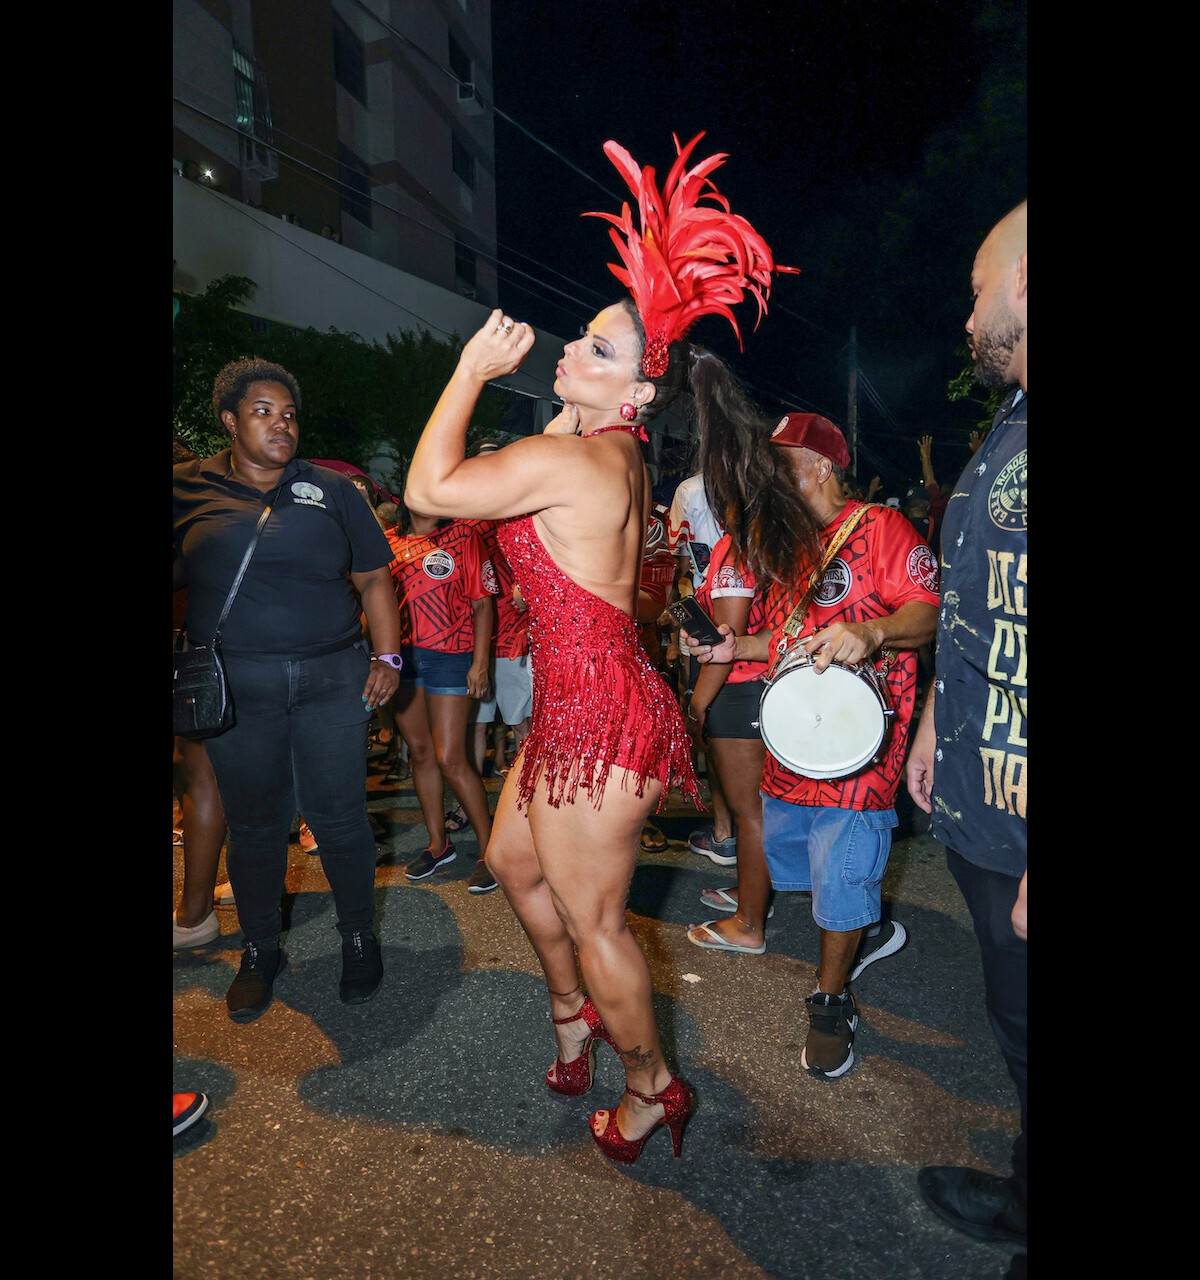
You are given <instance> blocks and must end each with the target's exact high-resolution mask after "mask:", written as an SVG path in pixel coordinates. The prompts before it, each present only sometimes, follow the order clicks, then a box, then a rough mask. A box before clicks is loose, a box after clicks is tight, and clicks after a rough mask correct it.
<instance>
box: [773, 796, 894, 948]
mask: <svg viewBox="0 0 1200 1280" xmlns="http://www.w3.org/2000/svg"><path fill="white" fill-rule="evenodd" d="M762 802H763V849H764V851H765V852H766V855H767V866H768V868H769V869H770V872H771V885H772V887H773V888H775V889H801V890H809V891H811V893H812V896H813V902H812V914H813V919H814V920H815V921H816V922H817V924H818V925H820V927H821V928H822V929H829V930H831V931H832V932H834V933H847V932H849V931H850V930H851V929H863V928H866V926H867V925H869V924H874V923H875V922H876V921H877V920H878V919H879V917H880V916H881V915H882V912H883V905H882V898H883V894H882V890H881V886H882V884H883V873H884V872H885V871H886V870H887V864H888V854H889V853H891V851H892V828H893V827H896V826H898V825H899V822H900V820H899V818H897V816H896V810H895V809H831V808H826V807H824V806H822V805H808V804H788V802H787V801H786V800H777V799H775V797H774V796H768V795H764V796H763V798H762Z"/></svg>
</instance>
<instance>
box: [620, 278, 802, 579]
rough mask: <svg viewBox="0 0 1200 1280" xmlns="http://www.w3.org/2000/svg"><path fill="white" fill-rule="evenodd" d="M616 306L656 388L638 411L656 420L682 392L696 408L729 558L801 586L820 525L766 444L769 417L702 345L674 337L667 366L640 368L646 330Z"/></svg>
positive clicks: (711, 497)
mask: <svg viewBox="0 0 1200 1280" xmlns="http://www.w3.org/2000/svg"><path fill="white" fill-rule="evenodd" d="M621 305H622V306H624V308H625V310H626V311H627V312H628V313H629V315H630V316H631V317H632V319H633V324H634V328H635V330H636V331H637V336H638V343H639V346H638V353H637V354H638V379H639V381H642V382H651V383H653V384H654V387H655V395H654V399H653V400H651V401H650V403H649V404H648V405H646V406H644V408H643V409H642V412H641V414H640V415H639V416H640V417H641V418H642V419H643V420H645V421H650V420H651V419H653V418H657V417H658V416H659V415H660V414H661V413H663V412H664V411H665V410H666V409H667V408H668V407H669V406H670V405H672V404H673V403H674V402H675V401H676V400H677V399H678V398H679V396H680V395H682V394H683V393H684V392H685V391H688V392H690V393H691V395H692V399H693V401H694V405H695V426H696V433H697V461H698V465H699V469H700V471H701V473H702V474H703V476H704V496H705V498H706V499H707V500H708V505H709V507H710V508H711V509H712V513H713V515H714V516H715V517H716V518H717V521H718V522H719V523H720V524H721V526H722V527H723V528H724V530H725V532H726V533H727V534H729V540H730V542H731V543H732V548H733V556H734V559H735V560H736V561H737V563H739V564H741V565H744V566H745V567H746V568H748V569H749V570H750V571H751V573H753V574H754V577H755V580H756V581H757V582H758V583H759V584H760V587H765V586H766V584H767V583H768V582H778V583H779V584H781V585H782V586H784V587H796V586H799V585H800V581H799V580H800V577H801V576H802V574H803V573H804V572H805V571H806V568H807V566H809V565H811V564H812V563H813V562H814V561H817V560H819V559H820V556H821V522H820V521H819V520H818V519H817V517H816V516H815V515H813V512H812V509H811V508H810V507H809V505H808V503H807V502H806V501H805V500H804V499H803V498H802V497H801V496H800V494H799V492H798V491H797V490H796V486H795V483H794V482H793V480H792V473H791V471H790V469H789V467H788V465H787V462H786V460H785V459H784V458H783V457H782V456H781V451H780V450H779V449H778V448H777V447H776V446H775V445H773V444H772V443H771V432H772V430H773V429H774V426H775V419H768V418H766V417H765V416H764V415H763V414H762V413H761V412H760V411H759V410H758V409H757V408H756V407H755V406H754V404H753V403H751V401H750V399H749V398H748V397H747V395H746V393H745V391H744V389H743V388H742V385H741V383H740V382H739V381H738V379H737V377H736V376H735V374H734V372H733V370H732V369H730V368H729V366H728V365H727V364H726V363H725V362H724V361H723V360H722V359H721V358H720V356H717V355H714V354H713V353H712V352H711V351H708V350H706V349H705V348H704V347H697V346H693V345H692V344H691V343H690V342H686V341H682V340H681V341H678V342H673V343H672V344H671V347H670V351H669V353H668V360H667V368H666V371H665V372H664V373H663V374H662V375H661V376H660V377H658V378H647V377H645V376H644V375H643V374H642V373H641V363H640V362H641V348H642V347H643V346H644V345H645V341H646V331H645V329H644V327H643V325H642V321H641V317H640V316H639V315H638V313H637V308H636V307H635V306H634V305H633V300H632V298H624V299H622V300H621Z"/></svg>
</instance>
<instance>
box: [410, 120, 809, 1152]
mask: <svg viewBox="0 0 1200 1280" xmlns="http://www.w3.org/2000/svg"><path fill="white" fill-rule="evenodd" d="M702 136H703V135H702V134H700V135H698V136H697V137H696V138H694V139H693V140H692V141H691V142H690V143H689V144H688V145H687V147H680V145H679V141H678V139H675V148H676V152H677V156H678V158H677V159H676V161H675V163H674V165H673V167H672V169H671V172H670V175H669V176H668V179H667V182H666V183H665V184H664V187H663V189H662V191H661V193H660V192H659V190H658V188H657V186H656V184H655V180H654V171H653V170H652V169H649V168H647V169H644V170H639V169H638V167H637V166H636V165H635V164H634V162H633V160H632V158H631V157H630V156H629V154H628V152H626V151H625V150H624V148H622V147H620V146H618V144H617V143H615V142H609V143H607V144H606V146H605V152H606V154H607V155H608V156H609V158H610V159H611V160H612V161H613V163H614V164H615V165H616V166H617V168H618V169H619V170H620V171H621V173H622V175H623V176H624V177H625V179H626V181H627V182H628V184H629V186H630V189H631V190H632V191H633V193H634V194H635V195H636V196H637V197H638V204H639V211H640V214H641V224H642V232H641V233H639V232H638V231H637V230H636V229H635V228H634V226H633V221H632V215H631V213H630V209H629V206H628V205H625V207H624V208H623V209H622V212H621V216H620V217H616V216H614V215H610V214H596V215H589V216H597V217H601V218H605V219H607V220H608V221H609V222H611V223H612V224H613V227H614V230H613V231H612V232H611V233H610V234H611V237H612V240H613V243H614V244H615V245H616V247H617V250H618V253H619V254H620V256H621V258H622V262H623V264H624V265H623V266H616V265H612V267H611V269H612V271H613V273H614V275H616V276H617V278H618V279H619V280H620V281H621V282H622V283H623V284H624V285H625V286H626V287H627V288H628V289H629V291H630V294H631V297H630V298H624V299H622V300H621V301H620V302H617V303H615V304H613V305H612V306H609V307H605V308H604V310H603V311H601V312H600V313H599V314H598V315H596V316H595V317H593V319H592V320H591V321H590V322H589V323H588V324H587V325H586V326H585V328H584V329H583V332H582V335H581V336H580V337H579V338H578V339H576V340H575V341H574V342H570V343H567V345H566V347H565V349H564V352H563V357H562V360H561V361H560V362H559V364H558V366H557V368H556V370H555V381H554V394H555V396H556V397H559V398H561V399H562V401H563V402H564V404H563V410H562V412H561V413H560V414H559V415H558V416H557V417H556V418H555V419H554V420H553V421H552V422H550V423H549V425H548V426H547V427H546V429H545V432H544V433H543V434H542V435H541V436H534V437H530V438H528V439H524V440H517V441H515V442H513V443H512V444H510V445H509V446H508V447H507V448H505V449H501V450H499V451H497V452H495V453H491V454H487V455H483V456H477V457H473V458H467V457H465V456H464V450H465V440H466V432H467V427H468V425H469V423H470V421H471V414H472V411H473V409H474V407H475V403H476V401H477V399H478V397H479V395H480V392H481V391H482V390H483V388H484V386H485V385H486V384H487V383H488V382H489V381H490V380H492V379H494V378H499V377H503V376H505V375H507V374H510V373H512V372H513V371H514V370H515V369H517V368H518V367H519V366H520V364H521V362H522V361H523V360H524V358H525V356H526V355H527V354H528V352H529V350H530V349H531V347H532V346H533V342H534V333H533V330H532V329H531V328H530V327H529V326H528V325H526V324H524V323H520V322H517V321H515V320H513V319H512V318H511V317H509V316H507V315H506V314H505V313H504V312H503V311H502V310H496V311H494V312H493V313H492V314H491V316H490V317H489V318H488V320H487V322H486V323H485V324H484V325H483V327H482V328H481V329H480V330H479V332H478V333H476V334H475V335H474V336H473V337H472V338H471V339H470V341H469V342H468V343H467V344H466V346H465V347H464V348H463V351H462V355H461V357H460V359H459V363H458V367H457V369H456V370H455V372H454V374H453V376H452V377H451V379H450V382H449V383H448V385H447V386H446V389H445V390H444V391H443V393H442V396H441V399H440V400H439V401H438V404H437V406H436V408H435V409H434V411H433V414H432V416H431V417H430V419H429V422H428V424H427V425H426V427H425V431H424V434H423V435H422V436H421V440H420V443H419V444H418V446H417V449H416V452H415V453H414V455H413V460H412V465H411V467H410V469H409V474H408V486H407V489H406V492H405V502H406V503H408V504H409V505H411V506H413V507H415V508H417V509H419V510H421V511H425V512H428V513H430V514H434V515H454V516H463V517H471V518H476V519H493V520H500V521H503V522H504V523H503V524H502V525H501V527H500V530H499V538H500V541H501V546H502V547H503V549H504V551H505V553H506V555H507V556H508V559H509V561H510V562H511V564H512V566H513V569H514V572H515V576H516V579H517V581H518V582H519V583H520V586H521V590H522V592H523V593H524V595H525V598H526V600H527V601H528V604H529V615H530V619H531V623H530V652H531V667H532V671H533V727H532V729H531V731H530V733H529V736H528V737H527V738H526V740H525V743H524V745H523V747H522V750H521V753H520V756H519V757H518V759H517V761H516V763H515V765H514V767H513V769H512V770H511V771H510V772H509V775H508V777H507V779H506V781H505V784H504V789H503V791H502V793H501V796H500V801H499V804H498V806H497V809H496V814H495V818H494V821H493V826H492V838H491V840H490V842H489V844H488V848H487V854H486V858H487V864H488V867H489V868H490V870H491V872H492V874H493V875H494V876H495V877H496V879H497V881H498V882H499V884H500V887H501V888H502V889H503V890H504V893H505V895H506V896H507V898H508V900H509V902H510V904H511V905H512V908H513V910H514V911H515V912H516V915H517V918H518V919H519V921H520V923H521V925H522V927H523V928H524V930H525V933H526V934H527V935H528V937H529V940H530V943H531V944H532V946H533V949H534V951H535V952H536V953H537V957H538V960H539V961H540V963H541V966H542V969H543V972H544V973H545V977H546V984H547V987H548V989H549V993H550V1012H551V1018H552V1021H553V1022H554V1025H555V1028H556V1035H557V1040H558V1056H557V1058H556V1059H555V1062H554V1064H553V1065H552V1066H551V1067H550V1069H549V1071H548V1072H547V1074H546V1084H547V1085H548V1086H549V1088H550V1089H552V1090H554V1091H555V1092H557V1093H561V1094H567V1095H569V1096H577V1095H579V1094H583V1093H585V1092H587V1090H588V1089H589V1088H590V1087H591V1083H592V1070H593V1064H594V1049H595V1040H596V1038H597V1037H599V1038H600V1039H602V1040H604V1041H606V1042H607V1043H608V1044H609V1045H611V1046H612V1048H613V1049H614V1050H615V1051H616V1053H617V1054H618V1055H619V1056H620V1058H621V1062H622V1064H623V1065H624V1067H625V1075H626V1091H625V1093H624V1095H623V1096H622V1098H621V1102H620V1105H619V1106H618V1107H616V1108H613V1109H611V1110H606V1111H598V1112H596V1113H595V1114H594V1115H593V1116H592V1119H591V1131H592V1136H593V1137H594V1138H595V1140H596V1142H597V1144H598V1145H599V1146H600V1148H601V1150H602V1151H603V1152H604V1153H605V1155H607V1156H608V1157H609V1158H610V1159H612V1160H616V1161H618V1162H621V1163H626V1164H632V1163H633V1161H634V1160H636V1159H637V1157H638V1155H639V1154H640V1152H641V1148H642V1144H643V1143H644V1142H645V1140H646V1138H647V1137H648V1136H649V1135H650V1133H652V1132H653V1131H654V1130H655V1129H656V1128H658V1127H659V1126H660V1125H664V1124H665V1125H666V1126H668V1128H669V1129H670V1132H671V1138H672V1142H673V1147H674V1152H675V1154H676V1155H678V1154H679V1151H680V1143H681V1141H682V1134H683V1127H684V1124H685V1123H686V1121H687V1118H688V1116H689V1115H690V1113H691V1110H692V1107H693V1103H694V1097H693V1094H692V1091H691V1089H690V1088H689V1087H688V1086H687V1085H686V1084H685V1083H684V1082H683V1081H682V1080H680V1079H679V1078H678V1077H676V1076H674V1075H673V1074H672V1073H671V1071H670V1069H669V1068H668V1067H667V1065H666V1063H665V1062H664V1060H663V1051H662V1043H661V1040H660V1037H659V1032H658V1027H657V1025H656V1023H655V1018H654V1009H653V1003H652V997H653V987H652V983H651V977H650V970H649V966H648V965H647V963H646V958H645V956H644V955H643V954H642V950H641V948H640V946H639V945H638V942H637V939H636V938H635V937H634V935H633V933H632V931H631V930H630V928H629V925H628V923H627V921H626V915H625V901H626V896H627V893H628V890H629V885H630V882H631V880H632V877H633V871H634V866H635V864H636V862H637V857H638V853H639V848H640V840H641V834H642V829H643V826H644V824H645V822H646V820H647V818H648V817H649V815H650V813H651V812H652V811H656V810H658V809H661V808H662V806H663V804H664V803H665V801H666V797H667V793H668V791H669V789H670V788H671V787H678V788H679V789H680V790H681V791H682V792H683V793H684V794H685V795H686V796H688V797H691V798H692V799H693V800H694V801H695V802H696V804H697V807H701V806H700V798H699V787H698V784H697V781H696V776H695V773H694V771H693V769H692V763H691V742H690V739H689V737H688V734H687V732H686V730H685V728H684V724H683V719H682V716H681V714H680V710H679V704H678V700H677V699H676V697H675V695H674V693H673V691H672V690H671V689H670V687H669V686H668V685H667V683H666V681H665V680H664V679H663V678H662V676H661V675H659V673H658V672H657V671H655V669H654V668H653V667H652V666H651V664H650V662H649V660H648V659H647V657H646V654H645V652H644V650H643V649H642V647H641V644H640V643H639V640H638V626H637V623H636V621H635V601H636V597H637V591H638V581H639V577H640V573H641V567H642V550H643V547H642V543H643V540H644V538H645V532H646V526H647V520H648V518H649V515H650V508H651V493H650V477H649V474H648V472H647V469H646V466H645V463H644V461H643V459H642V451H641V447H640V444H639V440H640V441H645V440H646V438H647V437H646V433H645V429H644V425H643V424H644V423H645V422H646V421H647V420H648V419H650V418H652V417H654V416H656V415H657V414H659V413H661V412H662V411H663V410H664V409H666V407H667V406H668V405H669V404H670V403H671V402H672V401H673V400H674V399H675V398H676V397H677V396H678V395H679V394H680V393H681V392H683V391H688V390H690V391H691V392H692V393H693V394H694V395H695V396H696V399H697V410H698V412H699V413H700V414H701V415H704V414H714V413H715V414H716V415H717V417H718V418H719V417H720V415H721V413H722V412H724V411H725V410H726V409H727V408H728V406H730V405H733V406H735V407H736V406H742V407H744V401H742V400H741V398H740V396H739V395H738V393H737V391H736V384H735V383H734V380H733V375H732V374H731V373H730V371H729V370H728V369H727V367H726V366H725V365H724V364H723V363H722V362H721V361H720V360H719V359H718V358H717V357H716V356H714V355H712V354H711V353H709V352H705V351H702V350H700V349H698V348H693V347H691V346H690V345H689V344H688V343H686V342H684V341H683V334H684V332H685V331H686V330H687V328H688V327H690V325H691V324H692V323H693V322H694V321H695V320H696V319H698V318H699V317H700V316H701V315H705V314H711V313H717V314H721V315H724V316H725V317H726V318H727V319H728V320H729V322H730V323H731V324H732V325H733V327H734V330H735V332H736V331H737V323H736V321H735V320H734V319H733V315H732V312H731V311H730V309H729V308H730V304H731V303H735V302H737V301H740V299H741V298H742V296H743V294H744V293H745V292H747V291H749V292H752V293H753V294H754V295H755V296H756V298H757V300H758V304H759V312H760V314H761V313H762V311H763V309H764V297H765V295H766V293H767V292H768V290H769V288H770V277H771V273H772V272H773V271H779V270H788V269H789V268H780V267H776V266H775V265H774V262H773V260H772V258H771V254H770V250H769V249H768V248H767V246H766V244H765V243H764V242H763V241H762V239H761V237H759V236H758V235H757V233H756V232H754V230H753V228H752V227H750V225H749V223H747V222H745V220H744V219H741V218H738V217H736V216H735V215H731V214H730V213H729V212H728V206H727V204H726V202H725V200H724V198H723V197H722V196H720V194H719V193H718V192H717V191H716V188H715V187H713V185H712V183H711V182H710V181H709V180H708V177H707V175H708V174H709V173H710V172H711V171H712V170H713V169H715V168H717V167H718V166H719V165H720V164H721V163H723V162H724V159H725V157H724V156H723V155H718V156H713V157H710V158H709V159H708V160H706V161H703V162H701V163H699V164H697V165H696V166H695V167H694V168H692V169H690V170H689V169H688V168H687V161H688V157H689V156H690V154H691V151H692V149H693V148H694V147H695V145H696V143H697V142H698V141H699V140H700V137H702ZM701 200H707V201H710V202H711V203H710V204H701V203H700V202H701ZM739 336H740V335H739ZM716 406H721V408H720V409H718V408H717V407H716ZM580 975H582V978H583V982H584V984H585V985H586V988H587V991H588V992H589V993H590V994H589V995H585V994H584V990H583V987H581V986H580Z"/></svg>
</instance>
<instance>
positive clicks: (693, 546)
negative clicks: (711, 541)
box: [688, 541, 712, 578]
mask: <svg viewBox="0 0 1200 1280" xmlns="http://www.w3.org/2000/svg"><path fill="white" fill-rule="evenodd" d="M688 555H689V556H690V557H691V560H692V569H693V571H694V572H695V575H696V577H697V578H703V577H704V575H705V573H706V572H707V571H708V562H709V561H710V560H711V559H712V547H710V546H709V545H708V543H707V542H691V541H689V542H688Z"/></svg>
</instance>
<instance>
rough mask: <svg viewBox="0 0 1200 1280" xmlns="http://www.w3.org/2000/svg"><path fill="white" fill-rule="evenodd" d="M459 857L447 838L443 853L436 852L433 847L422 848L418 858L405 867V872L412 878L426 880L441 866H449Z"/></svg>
mask: <svg viewBox="0 0 1200 1280" xmlns="http://www.w3.org/2000/svg"><path fill="white" fill-rule="evenodd" d="M457 857H458V854H457V853H455V852H454V846H453V845H452V844H451V843H450V841H449V840H447V841H446V847H445V848H444V849H443V850H442V851H441V853H438V854H435V853H434V851H433V850H432V849H422V850H421V852H420V853H419V854H417V856H416V858H415V859H414V860H413V861H412V862H410V863H409V864H408V866H407V867H405V868H404V874H405V875H406V876H407V877H408V879H410V880H424V879H425V877H426V876H431V875H433V873H434V872H435V871H436V870H437V869H438V868H439V867H448V866H449V865H450V863H452V862H453V861H454V859H455V858H457Z"/></svg>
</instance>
